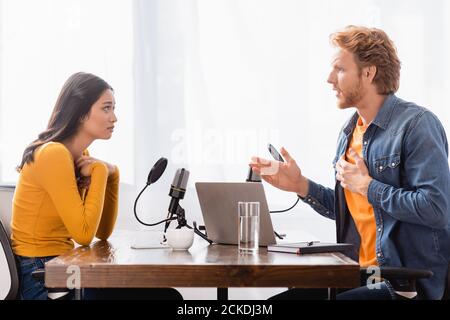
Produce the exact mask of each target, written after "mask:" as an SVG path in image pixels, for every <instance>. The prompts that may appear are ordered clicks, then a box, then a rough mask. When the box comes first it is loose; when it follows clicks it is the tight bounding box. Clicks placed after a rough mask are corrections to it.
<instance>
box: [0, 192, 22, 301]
mask: <svg viewBox="0 0 450 320" xmlns="http://www.w3.org/2000/svg"><path fill="white" fill-rule="evenodd" d="M13 195H14V188H13V187H2V186H0V242H1V244H0V270H2V272H0V300H3V299H15V298H16V297H17V293H18V290H19V275H18V272H17V264H16V260H15V257H14V253H13V251H12V248H11V242H10V240H9V239H10V235H11V230H10V223H11V208H12V198H13ZM4 270H6V271H7V272H4Z"/></svg>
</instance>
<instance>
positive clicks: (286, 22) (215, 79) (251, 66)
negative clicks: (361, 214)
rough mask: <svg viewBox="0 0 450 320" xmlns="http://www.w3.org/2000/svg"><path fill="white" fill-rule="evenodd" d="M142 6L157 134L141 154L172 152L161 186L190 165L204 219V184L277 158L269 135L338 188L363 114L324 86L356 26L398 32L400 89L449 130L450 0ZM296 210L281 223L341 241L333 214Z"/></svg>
mask: <svg viewBox="0 0 450 320" xmlns="http://www.w3.org/2000/svg"><path fill="white" fill-rule="evenodd" d="M135 13H136V15H135V18H136V22H135V23H136V24H135V26H136V25H137V26H138V28H135V31H136V38H135V39H136V42H135V49H136V50H137V51H138V52H139V54H138V56H135V58H137V59H136V61H135V71H136V76H137V78H136V79H137V81H136V85H137V87H136V93H137V96H136V99H137V101H139V102H138V103H137V108H138V110H141V111H140V112H143V113H142V114H145V115H147V116H146V117H144V118H145V119H144V118H143V119H140V120H139V121H141V122H145V124H147V127H146V129H145V130H146V132H147V136H148V137H149V139H148V140H146V139H144V138H141V139H142V142H143V143H141V144H139V143H138V145H139V147H138V151H137V152H138V154H139V157H141V156H142V157H145V154H146V152H145V151H146V150H147V151H148V152H149V158H148V160H146V161H149V160H150V159H152V160H156V159H157V157H158V155H162V154H164V155H166V156H167V157H168V158H169V160H170V161H171V167H170V170H168V172H170V173H167V172H166V179H167V180H166V181H165V182H166V183H163V184H162V185H161V188H162V189H164V188H166V189H167V183H168V182H170V179H171V178H172V176H173V172H174V170H175V169H176V168H177V167H182V166H184V167H187V168H188V169H189V170H190V171H191V178H190V189H189V190H188V193H187V194H186V199H185V200H184V201H185V203H186V205H187V206H188V207H189V208H190V209H191V210H190V211H191V212H192V213H191V214H192V215H193V216H194V217H199V207H198V204H197V199H196V195H195V190H194V189H193V184H194V182H196V181H244V180H245V177H246V174H247V163H248V161H249V160H250V157H251V156H252V155H255V154H258V155H261V156H265V157H269V154H268V152H267V150H266V145H267V143H268V142H271V143H273V144H274V145H275V146H276V147H280V146H285V147H286V148H287V149H288V150H289V151H290V152H291V155H292V156H294V157H295V158H296V159H297V162H298V163H299V165H300V166H301V168H302V170H303V173H304V174H305V175H306V176H307V177H310V178H312V179H314V180H316V181H318V182H321V183H323V184H325V185H328V186H333V184H334V177H333V170H332V166H331V160H332V157H333V155H334V151H335V143H336V138H337V134H338V132H339V130H340V128H341V126H342V124H343V122H344V121H345V120H346V119H347V118H348V116H349V115H350V114H351V113H352V112H353V111H352V110H346V111H341V110H338V109H337V108H336V107H335V98H334V96H333V93H332V90H331V87H330V85H329V84H327V83H326V78H327V75H328V72H329V70H330V63H331V55H332V48H331V47H330V45H329V40H328V39H329V35H330V33H332V32H334V31H336V30H338V29H342V28H343V27H345V26H346V25H349V24H355V25H366V26H374V27H379V28H382V29H384V30H385V31H386V32H387V33H388V34H389V35H390V37H391V38H392V39H393V41H394V42H395V43H396V45H397V47H398V51H399V56H400V59H401V60H402V62H403V65H402V77H401V88H400V91H399V92H398V96H400V97H402V98H403V99H406V100H411V101H414V102H416V103H418V104H420V105H423V106H425V107H427V108H429V109H430V110H432V111H433V112H434V113H436V114H437V115H438V116H439V118H440V119H441V121H442V123H443V124H444V127H445V129H446V131H447V132H450V111H449V108H448V102H447V99H446V93H447V92H448V90H449V89H450V78H447V77H446V74H448V72H449V71H450V63H449V60H448V59H447V58H446V57H448V56H449V54H450V32H449V31H450V28H449V27H450V26H449V22H448V21H450V4H449V3H448V1H443V0H442V1H439V0H436V1H432V2H425V1H421V0H413V1H411V0H404V1H403V0H396V1H380V0H378V1H377V0H365V1H361V0H346V1H333V0H320V1H317V0H314V1H312V0H311V1H296V0H282V1H279V0H277V1H275V0H215V1H208V0H190V1H186V0H169V1H167V0H163V1H150V2H149V1H146V0H141V1H137V2H136V10H135ZM144 25H145V28H142V26H144ZM141 99H142V100H141ZM149 110H152V111H149ZM138 113H139V111H138ZM141 125H142V126H143V125H144V123H142V124H141ZM138 127H141V126H139V125H138ZM144 141H145V142H144ZM150 162H151V161H150ZM149 166H150V164H149V163H142V164H141V167H140V166H139V165H138V166H137V168H138V169H137V171H138V172H141V173H142V174H144V173H145V172H147V171H148V168H149ZM167 176H168V177H167ZM141 180H142V179H141ZM156 188H157V187H155V189H156ZM161 192H162V191H158V192H157V193H158V194H160V193H161ZM266 193H267V197H268V201H269V205H270V207H271V208H274V209H281V208H285V207H287V206H289V205H290V204H291V203H292V202H293V201H294V200H295V197H294V196H293V195H290V194H285V193H283V192H280V191H278V190H274V189H273V188H272V187H270V186H266ZM149 201H154V199H151V200H149ZM164 201H167V199H165V198H163V202H164ZM293 212H294V214H291V215H289V214H285V215H282V216H276V217H274V220H275V224H276V225H279V226H280V227H279V228H281V229H282V228H284V227H288V226H289V227H291V228H306V229H309V230H310V231H311V232H313V233H315V234H318V236H319V237H320V238H328V239H333V237H334V227H333V223H332V222H330V221H327V220H324V219H322V218H321V217H319V216H318V215H316V214H314V213H312V211H311V209H309V208H307V207H306V206H304V205H299V206H298V207H297V208H296V209H295V210H293ZM296 212H301V213H302V214H300V215H298V214H295V213H296ZM316 222H317V224H316ZM316 225H317V226H321V227H317V228H316Z"/></svg>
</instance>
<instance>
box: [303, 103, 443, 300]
mask: <svg viewBox="0 0 450 320" xmlns="http://www.w3.org/2000/svg"><path fill="white" fill-rule="evenodd" d="M357 119H358V114H357V113H355V114H354V115H353V116H352V117H351V119H350V120H349V121H348V122H347V123H346V125H345V126H344V128H343V130H342V131H341V133H340V135H339V139H338V144H337V152H336V156H335V158H334V161H333V167H334V166H335V164H336V162H337V161H338V160H339V158H340V157H341V156H342V155H344V153H345V151H346V150H347V147H348V144H349V142H350V141H351V137H352V133H353V129H354V128H355V126H356V121H357ZM362 153H363V157H364V161H365V163H366V166H367V168H368V170H369V175H370V176H371V177H372V178H373V180H372V181H371V183H370V185H369V190H368V200H369V203H370V204H371V205H372V206H373V209H374V215H375V222H376V257H377V260H378V265H379V266H389V267H409V268H418V269H428V270H431V271H433V274H434V275H433V276H432V277H431V278H430V279H425V280H418V283H417V292H418V296H419V298H422V299H440V298H441V297H442V295H443V292H444V288H445V279H446V275H447V270H448V268H449V261H450V171H449V163H448V143H447V138H446V135H445V131H444V128H443V126H442V124H441V123H440V122H439V120H438V119H437V117H436V116H435V115H434V114H433V113H431V112H430V111H428V110H427V109H425V108H422V107H419V106H417V105H416V104H414V103H410V102H406V101H403V100H401V99H399V98H397V97H396V96H395V95H390V96H388V97H387V98H386V100H385V102H384V104H383V106H382V107H381V109H380V111H379V112H378V114H377V116H376V118H375V120H374V121H372V123H371V124H370V125H369V127H368V128H367V131H366V133H365V134H364V137H363V150H362ZM303 201H305V202H306V203H307V204H309V205H311V207H312V208H313V209H314V210H315V211H317V212H318V213H320V214H321V215H323V216H325V217H327V218H330V219H333V220H335V221H336V235H337V241H338V242H349V243H353V244H355V250H354V251H353V252H351V253H350V254H349V255H350V256H351V257H352V258H353V259H355V260H356V261H358V252H359V246H360V236H359V234H358V232H357V230H356V227H355V223H354V221H353V219H352V216H351V215H350V213H349V211H348V208H347V205H346V201H345V196H344V192H343V188H342V187H341V186H340V184H339V182H338V181H336V185H335V189H334V190H332V189H330V188H326V187H324V186H322V185H319V184H317V183H315V182H313V181H311V180H310V181H309V192H308V195H307V196H306V197H305V198H304V199H303Z"/></svg>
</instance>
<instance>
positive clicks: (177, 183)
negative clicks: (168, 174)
mask: <svg viewBox="0 0 450 320" xmlns="http://www.w3.org/2000/svg"><path fill="white" fill-rule="evenodd" d="M188 180H189V171H188V170H186V169H184V168H181V169H178V170H177V172H176V173H175V176H174V177H173V182H172V185H171V186H170V191H169V196H170V197H172V200H170V204H169V214H170V215H174V214H177V209H178V202H179V201H180V200H181V199H183V198H184V194H185V193H186V186H187V183H188Z"/></svg>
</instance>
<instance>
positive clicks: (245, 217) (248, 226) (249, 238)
mask: <svg viewBox="0 0 450 320" xmlns="http://www.w3.org/2000/svg"><path fill="white" fill-rule="evenodd" d="M238 213H239V230H238V237H239V239H238V240H239V241H238V244H239V252H242V253H257V252H258V249H259V202H238Z"/></svg>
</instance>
